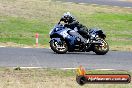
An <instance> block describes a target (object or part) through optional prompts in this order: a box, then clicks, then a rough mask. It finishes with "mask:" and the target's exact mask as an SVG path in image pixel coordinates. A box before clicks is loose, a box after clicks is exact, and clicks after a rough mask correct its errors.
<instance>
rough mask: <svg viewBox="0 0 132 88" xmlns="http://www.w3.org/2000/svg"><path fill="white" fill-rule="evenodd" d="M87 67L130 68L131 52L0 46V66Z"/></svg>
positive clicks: (131, 66) (131, 64) (131, 67)
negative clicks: (68, 50) (57, 51)
mask: <svg viewBox="0 0 132 88" xmlns="http://www.w3.org/2000/svg"><path fill="white" fill-rule="evenodd" d="M80 65H82V66H84V67H85V68H87V69H116V70H131V69H132V52H123V51H110V52H109V53H108V54H106V55H96V54H95V53H93V52H86V53H79V52H76V53H67V54H56V53H54V52H53V51H52V50H51V49H40V48H36V49H35V48H0V66H2V67H4V66H6V67H15V66H20V67H26V66H27V67H43V68H49V67H50V68H76V67H78V66H80Z"/></svg>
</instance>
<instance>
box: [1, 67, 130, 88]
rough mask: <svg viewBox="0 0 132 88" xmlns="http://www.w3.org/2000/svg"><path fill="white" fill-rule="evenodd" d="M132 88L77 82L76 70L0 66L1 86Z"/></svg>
mask: <svg viewBox="0 0 132 88" xmlns="http://www.w3.org/2000/svg"><path fill="white" fill-rule="evenodd" d="M87 73H90V74H93V73H97V74H101V73H107V74H108V73H112V74H113V73H114V74H115V73H118V74H120V73H124V74H128V73H129V74H132V73H131V72H123V71H117V72H116V71H92V70H90V71H88V72H87ZM53 87H54V88H131V87H132V83H130V84H86V85H84V86H80V85H79V84H77V83H76V72H75V71H74V70H59V69H21V70H14V69H13V68H0V88H53Z"/></svg>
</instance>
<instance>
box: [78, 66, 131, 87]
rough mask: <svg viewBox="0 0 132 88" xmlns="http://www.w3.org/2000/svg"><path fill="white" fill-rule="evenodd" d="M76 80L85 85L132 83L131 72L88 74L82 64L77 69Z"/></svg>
mask: <svg viewBox="0 0 132 88" xmlns="http://www.w3.org/2000/svg"><path fill="white" fill-rule="evenodd" d="M76 81H77V83H78V84H80V85H83V84H86V83H119V84H120V83H121V84H122V83H130V82H131V76H130V75H129V74H86V70H85V69H84V68H83V67H82V66H80V67H79V68H78V69H77V76H76Z"/></svg>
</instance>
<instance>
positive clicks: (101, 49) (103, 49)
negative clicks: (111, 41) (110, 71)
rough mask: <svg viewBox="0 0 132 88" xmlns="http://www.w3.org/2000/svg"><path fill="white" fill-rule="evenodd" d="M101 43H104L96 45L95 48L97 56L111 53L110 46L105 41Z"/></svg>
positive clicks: (101, 40) (102, 40)
mask: <svg viewBox="0 0 132 88" xmlns="http://www.w3.org/2000/svg"><path fill="white" fill-rule="evenodd" d="M99 41H100V42H101V43H102V44H101V45H98V44H95V46H94V52H95V53H96V54H97V55H105V54H106V53H107V52H108V51H109V45H108V43H107V42H106V41H105V40H104V39H99Z"/></svg>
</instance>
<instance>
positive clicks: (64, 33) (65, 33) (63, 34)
mask: <svg viewBox="0 0 132 88" xmlns="http://www.w3.org/2000/svg"><path fill="white" fill-rule="evenodd" d="M60 34H61V35H62V36H63V37H64V38H65V37H67V36H68V33H67V31H62V32H61V33H60Z"/></svg>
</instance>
